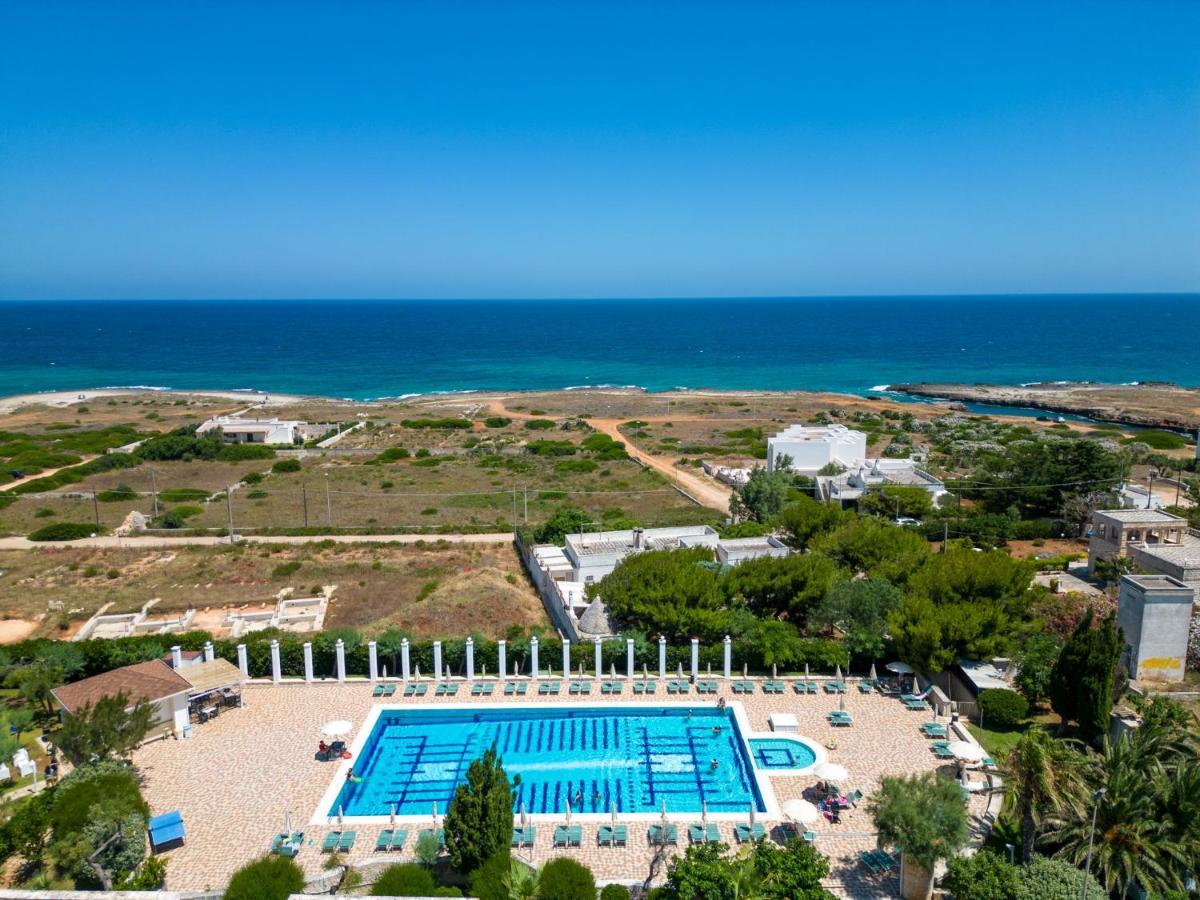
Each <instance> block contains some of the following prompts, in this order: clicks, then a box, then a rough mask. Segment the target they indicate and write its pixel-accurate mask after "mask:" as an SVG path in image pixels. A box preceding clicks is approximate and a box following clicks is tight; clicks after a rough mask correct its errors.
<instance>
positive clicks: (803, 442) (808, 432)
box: [767, 425, 867, 474]
mask: <svg viewBox="0 0 1200 900" xmlns="http://www.w3.org/2000/svg"><path fill="white" fill-rule="evenodd" d="M780 456H788V457H790V458H791V460H792V466H791V468H792V471H795V472H801V473H804V474H814V473H816V472H818V471H819V470H821V469H823V468H824V467H825V466H827V465H829V464H830V463H836V464H838V465H840V466H844V467H845V468H847V469H850V468H854V467H856V466H860V465H862V463H863V460H865V459H866V458H867V436H866V435H865V434H864V433H863V432H861V431H854V430H852V429H849V428H847V427H846V426H845V425H816V426H809V425H792V426H790V427H788V428H786V429H784V430H783V431H781V432H780V433H779V434H777V435H775V436H774V437H770V438H768V439H767V471H768V472H773V471H775V461H776V459H777V458H778V457H780Z"/></svg>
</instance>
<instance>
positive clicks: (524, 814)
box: [521, 800, 529, 828]
mask: <svg viewBox="0 0 1200 900" xmlns="http://www.w3.org/2000/svg"><path fill="white" fill-rule="evenodd" d="M528 824H529V812H528V810H526V809H525V801H524V800H522V801H521V827H522V828H524V827H525V826H526V825H528Z"/></svg>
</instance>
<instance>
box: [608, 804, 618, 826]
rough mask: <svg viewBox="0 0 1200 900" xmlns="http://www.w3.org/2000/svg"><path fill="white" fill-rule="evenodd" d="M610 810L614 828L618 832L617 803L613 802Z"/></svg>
mask: <svg viewBox="0 0 1200 900" xmlns="http://www.w3.org/2000/svg"><path fill="white" fill-rule="evenodd" d="M609 810H610V811H611V812H612V827H613V831H614V832H615V831H616V830H617V801H615V800H613V801H612V802H611V803H609Z"/></svg>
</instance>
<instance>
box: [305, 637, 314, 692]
mask: <svg viewBox="0 0 1200 900" xmlns="http://www.w3.org/2000/svg"><path fill="white" fill-rule="evenodd" d="M312 680H313V664H312V644H311V643H310V642H309V641H305V642H304V683H305V684H312Z"/></svg>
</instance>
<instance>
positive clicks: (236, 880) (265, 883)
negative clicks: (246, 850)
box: [222, 856, 304, 900]
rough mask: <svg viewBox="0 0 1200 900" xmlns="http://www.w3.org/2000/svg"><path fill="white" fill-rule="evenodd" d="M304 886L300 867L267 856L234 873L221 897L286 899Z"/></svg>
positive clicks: (276, 857) (262, 899) (239, 899)
mask: <svg viewBox="0 0 1200 900" xmlns="http://www.w3.org/2000/svg"><path fill="white" fill-rule="evenodd" d="M303 889H304V873H303V872H301V871H300V867H299V866H297V865H296V864H295V863H294V862H292V861H291V860H290V859H287V858H286V857H283V856H266V857H263V858H262V859H259V860H255V861H254V862H252V863H247V864H246V865H244V866H242V867H241V868H240V869H238V870H237V871H236V872H234V873H233V878H231V879H230V881H229V887H227V888H226V889H225V893H224V894H223V895H222V896H223V898H224V900H287V898H288V897H289V896H291V895H292V894H298V893H300V891H302V890H303Z"/></svg>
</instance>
